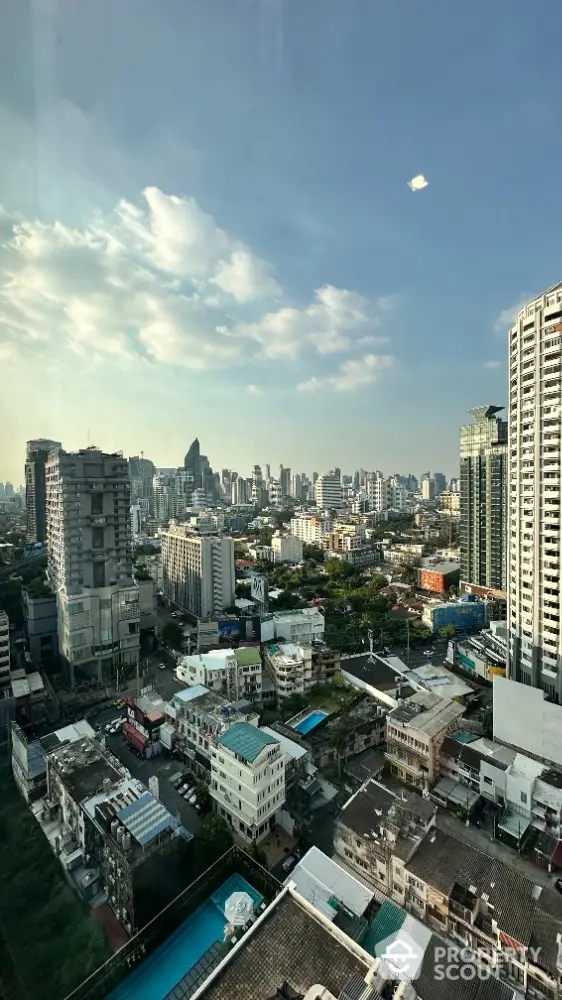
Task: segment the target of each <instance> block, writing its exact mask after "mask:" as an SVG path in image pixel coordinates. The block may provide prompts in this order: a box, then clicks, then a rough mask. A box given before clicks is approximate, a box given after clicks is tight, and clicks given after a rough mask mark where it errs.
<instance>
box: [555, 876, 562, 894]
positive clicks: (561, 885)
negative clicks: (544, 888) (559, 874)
mask: <svg viewBox="0 0 562 1000" xmlns="http://www.w3.org/2000/svg"><path fill="white" fill-rule="evenodd" d="M554 888H555V889H558V892H562V878H557V879H556V882H555V883H554Z"/></svg>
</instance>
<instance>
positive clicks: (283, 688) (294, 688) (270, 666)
mask: <svg viewBox="0 0 562 1000" xmlns="http://www.w3.org/2000/svg"><path fill="white" fill-rule="evenodd" d="M263 657H264V667H265V669H266V670H267V672H268V674H269V676H270V677H271V679H272V681H273V683H274V685H275V691H276V693H277V698H278V701H279V702H282V701H283V700H284V699H285V698H290V697H291V695H294V694H305V693H306V692H307V691H309V690H310V688H311V687H312V686H313V683H314V682H313V679H312V646H311V645H300V644H298V643H293V642H280V643H272V644H271V645H269V646H267V645H266V646H264V651H263Z"/></svg>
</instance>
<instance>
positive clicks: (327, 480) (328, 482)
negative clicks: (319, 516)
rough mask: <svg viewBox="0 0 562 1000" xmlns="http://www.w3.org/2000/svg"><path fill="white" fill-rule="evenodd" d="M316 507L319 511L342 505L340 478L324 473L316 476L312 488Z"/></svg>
mask: <svg viewBox="0 0 562 1000" xmlns="http://www.w3.org/2000/svg"><path fill="white" fill-rule="evenodd" d="M314 490H315V495H316V506H317V507H318V508H319V510H330V509H331V508H332V507H335V508H338V507H341V505H342V488H341V476H338V475H336V473H335V472H326V473H324V475H323V476H318V479H317V480H316V484H315V487H314Z"/></svg>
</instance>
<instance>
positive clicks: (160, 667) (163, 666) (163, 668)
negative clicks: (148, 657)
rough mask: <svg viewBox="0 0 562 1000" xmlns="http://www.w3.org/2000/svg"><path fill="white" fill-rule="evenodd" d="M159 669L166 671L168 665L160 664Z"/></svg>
mask: <svg viewBox="0 0 562 1000" xmlns="http://www.w3.org/2000/svg"><path fill="white" fill-rule="evenodd" d="M158 669H159V670H165V669H166V664H165V663H159V664H158Z"/></svg>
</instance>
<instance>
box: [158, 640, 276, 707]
mask: <svg viewBox="0 0 562 1000" xmlns="http://www.w3.org/2000/svg"><path fill="white" fill-rule="evenodd" d="M176 677H177V679H178V681H181V683H182V684H187V685H188V686H189V687H192V686H194V685H196V684H202V685H203V686H204V687H206V688H208V689H209V691H216V692H219V693H221V694H224V695H226V696H227V697H229V698H231V699H232V700H234V701H237V700H238V699H239V698H246V699H247V700H248V701H260V700H261V690H262V663H261V656H260V651H259V649H256V648H254V647H243V646H241V647H240V648H239V649H213V650H211V651H210V652H209V653H198V654H197V655H195V656H184V657H183V659H182V660H180V662H179V663H178V665H177V667H176Z"/></svg>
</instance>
